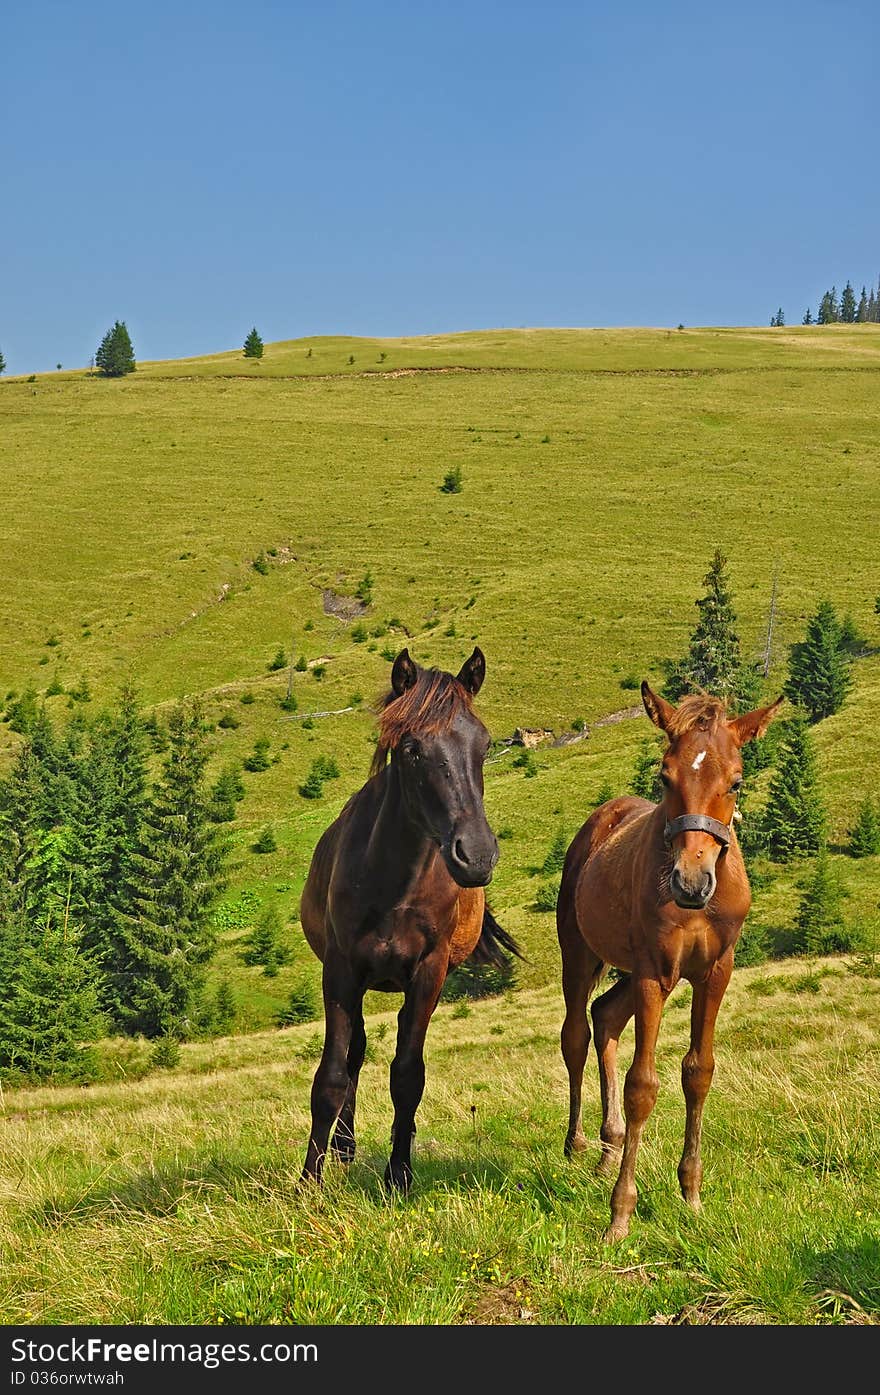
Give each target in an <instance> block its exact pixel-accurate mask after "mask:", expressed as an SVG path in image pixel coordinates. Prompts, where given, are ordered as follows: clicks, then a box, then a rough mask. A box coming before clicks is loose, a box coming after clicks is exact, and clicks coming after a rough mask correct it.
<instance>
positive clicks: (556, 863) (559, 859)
mask: <svg viewBox="0 0 880 1395" xmlns="http://www.w3.org/2000/svg"><path fill="white" fill-rule="evenodd" d="M568 843H569V839H568V836H567V834H566V832H565V829H564V828H563V827H562V826H561V825H560V827H559V828H558V829H557V830H556V833H555V835H554V838H553V842H552V843H551V844H550V848H549V850H548V852H547V856H546V857H545V858H544V865H543V866H542V868H541V871H542V872H543V873H544V875H545V876H547V877H549V876H552V875H553V873H554V872H561V871H562V868H563V865H564V863H565V855H566V853H567V852H568Z"/></svg>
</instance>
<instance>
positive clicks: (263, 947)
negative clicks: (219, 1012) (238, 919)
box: [242, 906, 293, 978]
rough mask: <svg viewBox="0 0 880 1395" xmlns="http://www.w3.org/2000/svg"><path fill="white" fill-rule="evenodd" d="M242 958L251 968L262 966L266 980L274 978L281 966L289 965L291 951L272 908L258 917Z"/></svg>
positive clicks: (277, 916) (279, 921)
mask: <svg viewBox="0 0 880 1395" xmlns="http://www.w3.org/2000/svg"><path fill="white" fill-rule="evenodd" d="M242 957H243V959H244V962H245V963H246V964H249V965H251V966H252V967H253V966H254V965H256V964H262V966H263V972H264V974H265V975H266V977H267V978H274V977H275V975H276V974H277V973H278V970H279V968H280V967H281V966H282V965H283V964H289V963H290V961H291V959H292V958H293V949H292V947H291V945H290V944H289V943H287V942H286V941H285V938H284V931H283V929H282V925H281V917H280V916H279V914H278V912H277V910H276V909H275V907H274V906H270V907H269V908H268V909H267V910H266V911H264V912H263V914H262V915H261V916H260V919H259V920H258V921H257V923H256V925H255V926H254V929H253V931H252V933H251V934H250V936H249V937H248V939H247V941H246V944H245V950H244V954H243V956H242Z"/></svg>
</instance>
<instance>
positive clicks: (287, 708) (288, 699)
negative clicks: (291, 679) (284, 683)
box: [278, 692, 299, 712]
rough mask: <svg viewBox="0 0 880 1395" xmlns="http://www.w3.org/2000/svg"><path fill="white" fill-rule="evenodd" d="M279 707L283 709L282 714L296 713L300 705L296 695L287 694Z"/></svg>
mask: <svg viewBox="0 0 880 1395" xmlns="http://www.w3.org/2000/svg"><path fill="white" fill-rule="evenodd" d="M278 706H279V707H280V708H281V711H282V712H295V711H296V709H297V708H298V707H299V703H298V702H297V700H296V693H292V692H291V693H285V694H284V697H283V698H281V700H280V702H279V703H278Z"/></svg>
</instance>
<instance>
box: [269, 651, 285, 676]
mask: <svg viewBox="0 0 880 1395" xmlns="http://www.w3.org/2000/svg"><path fill="white" fill-rule="evenodd" d="M267 667H268V670H269V672H270V673H277V672H278V670H279V669H280V668H286V667H287V655H286V654H285V652H284V650H283V649H279V650H277V652H276V654H275V657H274V659H270V660H269V663H268V665H267Z"/></svg>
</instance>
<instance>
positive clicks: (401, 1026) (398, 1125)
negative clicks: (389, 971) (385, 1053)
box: [385, 946, 449, 1192]
mask: <svg viewBox="0 0 880 1395" xmlns="http://www.w3.org/2000/svg"><path fill="white" fill-rule="evenodd" d="M448 964H449V948H448V946H446V947H445V949H444V950H443V952H442V954H441V953H437V952H435V953H434V954H433V955H429V956H428V958H426V959H423V960H422V962H421V964H420V965H419V967H418V970H417V971H416V974H415V976H414V978H413V981H412V983H411V984H410V986H409V988H408V989H407V992H406V997H405V998H404V1001H403V1007H402V1008H401V1009H400V1012H399V1014H398V1018H397V1051H396V1052H395V1056H394V1060H393V1061H392V1062H391V1099H392V1101H393V1103H394V1124H393V1126H392V1129H391V1158H390V1160H389V1163H388V1166H387V1167H386V1169H385V1185H386V1187H389V1188H395V1187H396V1188H399V1189H400V1190H401V1191H404V1192H405V1191H409V1188H410V1185H411V1183H412V1139H413V1134H414V1133H415V1131H416V1110H417V1109H418V1107H419V1104H420V1102H421V1098H422V1094H423V1093H424V1089H425V1056H424V1050H425V1037H426V1035H427V1031H428V1024H429V1022H430V1021H431V1016H432V1014H433V1011H434V1009H435V1007H436V1006H437V1000H438V998H439V997H440V990H441V989H442V987H443V983H444V980H445V978H446V971H447V968H448Z"/></svg>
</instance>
